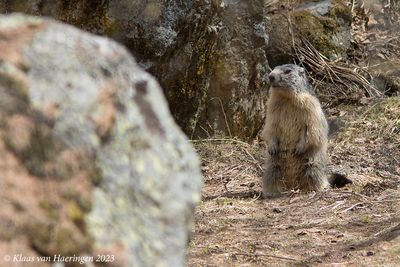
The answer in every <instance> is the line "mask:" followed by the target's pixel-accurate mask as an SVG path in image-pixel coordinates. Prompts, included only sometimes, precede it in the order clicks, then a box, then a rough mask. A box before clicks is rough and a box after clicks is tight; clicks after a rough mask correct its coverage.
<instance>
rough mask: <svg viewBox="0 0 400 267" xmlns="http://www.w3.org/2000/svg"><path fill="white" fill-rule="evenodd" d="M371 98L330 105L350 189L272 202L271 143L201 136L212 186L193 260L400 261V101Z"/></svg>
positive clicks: (335, 152)
mask: <svg viewBox="0 0 400 267" xmlns="http://www.w3.org/2000/svg"><path fill="white" fill-rule="evenodd" d="M361 102H363V104H361V103H358V104H356V105H350V106H349V105H339V106H337V107H336V108H334V109H328V110H327V116H328V117H329V118H334V119H335V121H336V122H338V123H337V124H338V125H340V127H339V129H338V131H337V133H335V134H334V135H333V136H332V137H331V138H330V145H329V153H330V169H331V171H338V172H340V173H344V174H346V175H347V176H348V177H349V178H350V179H352V180H353V184H351V185H347V186H346V187H344V188H341V189H329V190H326V191H324V192H318V193H315V192H314V193H307V194H302V193H300V192H291V193H290V194H289V195H287V196H283V197H280V198H276V199H262V197H261V183H260V177H261V176H262V173H263V165H264V164H263V162H264V151H265V146H264V144H263V143H262V142H259V141H255V142H253V143H252V144H247V143H243V142H241V141H238V140H232V139H212V140H201V141H193V143H194V144H195V147H196V149H197V151H198V152H199V154H200V156H201V159H202V162H203V165H202V169H203V173H204V177H205V186H204V188H203V192H202V203H201V204H200V205H199V206H198V207H197V209H196V223H195V230H194V233H193V235H192V239H191V243H190V248H189V255H188V265H189V266H400V97H391V98H386V99H380V100H376V99H369V100H366V101H361Z"/></svg>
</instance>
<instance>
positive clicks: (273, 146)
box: [268, 144, 279, 156]
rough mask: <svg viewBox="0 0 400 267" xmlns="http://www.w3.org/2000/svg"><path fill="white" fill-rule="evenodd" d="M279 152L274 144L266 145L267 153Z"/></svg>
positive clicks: (275, 153) (274, 153) (272, 154)
mask: <svg viewBox="0 0 400 267" xmlns="http://www.w3.org/2000/svg"><path fill="white" fill-rule="evenodd" d="M278 153H279V148H278V146H277V145H276V144H275V145H274V144H270V145H269V146H268V154H270V155H271V156H274V155H277V154H278Z"/></svg>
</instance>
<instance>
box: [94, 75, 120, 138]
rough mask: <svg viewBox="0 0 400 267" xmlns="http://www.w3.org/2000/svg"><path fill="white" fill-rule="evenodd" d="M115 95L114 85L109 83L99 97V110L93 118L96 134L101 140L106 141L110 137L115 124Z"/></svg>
mask: <svg viewBox="0 0 400 267" xmlns="http://www.w3.org/2000/svg"><path fill="white" fill-rule="evenodd" d="M114 94H115V87H114V85H113V84H111V83H107V84H106V85H105V86H104V88H103V89H102V90H101V92H100V95H99V107H98V109H99V110H98V112H96V113H97V114H96V115H95V116H94V117H93V118H92V120H93V122H94V123H95V125H96V132H97V134H98V136H99V137H100V138H101V139H105V138H107V137H108V136H109V134H110V131H111V129H112V128H113V126H114V123H115V116H116V113H117V108H116V106H115V97H114Z"/></svg>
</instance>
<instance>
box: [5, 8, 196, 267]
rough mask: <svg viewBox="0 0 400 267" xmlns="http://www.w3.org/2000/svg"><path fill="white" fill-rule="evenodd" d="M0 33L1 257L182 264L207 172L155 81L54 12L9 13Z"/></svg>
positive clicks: (116, 48) (119, 51) (122, 52)
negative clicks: (51, 15) (47, 15)
mask: <svg viewBox="0 0 400 267" xmlns="http://www.w3.org/2000/svg"><path fill="white" fill-rule="evenodd" d="M0 37H1V38H0V59H1V60H0V157H1V165H0V173H2V175H3V177H2V179H1V183H2V184H1V191H0V197H1V199H6V200H7V201H6V202H3V201H2V204H1V205H2V207H1V209H0V210H1V211H0V220H1V221H2V223H1V225H0V249H1V252H2V253H1V254H2V255H5V254H7V255H13V254H18V253H23V254H24V255H26V256H35V255H44V256H48V257H51V258H52V257H53V256H54V255H55V254H61V255H66V256H71V255H75V256H82V255H92V254H93V255H95V254H102V255H106V256H105V257H104V258H103V261H108V264H109V265H110V266H183V265H184V262H185V251H186V246H187V241H188V234H189V232H190V230H191V225H192V220H193V210H194V205H195V204H196V202H197V201H198V200H199V191H200V188H201V183H202V179H201V174H200V169H199V162H198V159H197V156H196V154H195V152H194V150H193V148H192V146H191V145H190V144H189V143H188V141H187V139H186V138H185V136H184V135H183V134H182V132H181V131H180V129H179V128H178V127H177V125H176V124H175V122H174V121H173V119H172V117H171V116H170V112H169V110H168V107H167V104H166V101H165V98H164V96H163V94H162V92H161V89H160V87H159V85H158V83H157V82H156V81H155V79H153V78H152V77H151V76H150V75H149V74H147V73H146V72H144V71H143V70H142V69H141V68H139V67H138V65H137V64H136V63H135V60H134V59H133V58H132V56H131V55H130V54H129V53H128V52H127V51H126V49H124V48H123V47H121V46H120V45H118V44H116V43H115V42H112V41H109V40H107V39H105V38H101V37H96V36H93V35H91V34H88V33H84V32H82V31H79V30H77V29H76V28H74V27H72V26H67V25H63V24H60V23H56V22H54V21H51V20H43V19H40V18H37V17H25V16H22V15H12V16H1V17H0ZM16 178H18V179H16ZM13 240H19V242H18V243H17V244H16V243H15V242H13ZM92 240H93V242H92ZM107 255H112V257H111V256H109V257H107ZM95 259H96V258H95ZM1 260H3V259H1ZM12 264H13V262H9V265H7V266H13V265H12ZM14 264H19V263H18V262H14ZM35 264H36V265H35ZM37 264H38V263H37V262H33V265H32V266H38V265H37ZM45 264H50V263H49V262H47V263H44V264H43V266H45ZM74 264H75V265H79V262H75V263H72V265H74ZM27 266H29V265H27ZM79 266H81V265H79Z"/></svg>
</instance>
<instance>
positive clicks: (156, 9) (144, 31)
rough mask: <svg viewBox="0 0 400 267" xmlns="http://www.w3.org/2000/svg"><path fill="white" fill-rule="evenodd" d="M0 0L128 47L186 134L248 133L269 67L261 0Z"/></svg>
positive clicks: (255, 127) (4, 7)
mask: <svg viewBox="0 0 400 267" xmlns="http://www.w3.org/2000/svg"><path fill="white" fill-rule="evenodd" d="M14 2H15V1H7V0H2V1H0V11H2V12H10V11H22V12H27V13H31V14H35V15H50V16H53V17H55V18H57V19H60V20H62V21H64V22H67V23H71V24H73V25H76V26H78V27H80V28H82V29H85V30H88V31H90V32H93V33H97V34H103V35H107V36H110V37H112V38H114V39H116V40H118V41H120V42H122V43H123V44H124V45H125V46H127V47H128V48H129V49H130V50H131V51H132V53H133V54H134V55H135V57H136V58H137V60H138V62H139V64H140V65H141V66H143V67H145V68H146V69H147V70H149V71H150V72H151V73H153V74H154V75H155V76H156V77H157V78H158V79H159V81H160V83H161V85H162V87H163V88H164V92H165V94H166V96H167V100H168V102H169V105H170V108H171V111H172V113H173V115H174V116H175V118H176V119H177V121H178V124H179V125H180V126H181V127H182V128H183V129H184V131H185V132H186V133H187V134H189V135H190V137H192V138H195V137H207V136H214V135H216V134H217V135H218V134H225V135H230V136H239V137H242V138H244V139H249V138H251V137H254V136H255V135H256V134H257V132H258V131H259V129H260V128H261V127H262V122H263V117H264V104H263V103H264V102H265V100H266V90H264V89H263V85H264V79H263V77H264V75H265V74H266V72H267V70H268V62H267V57H266V51H265V47H266V45H267V44H268V36H267V35H266V33H265V32H266V31H265V25H266V22H265V16H264V1H262V0H256V1H244V0H235V1H233V0H230V1H222V0H212V1H206V0H201V1H193V0H189V1H161V0H154V1H138V0H137V1H123V0H116V1H88V0H80V1H63V0H58V1H45V0H38V1H19V4H18V5H17V4H15V3H14Z"/></svg>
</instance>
